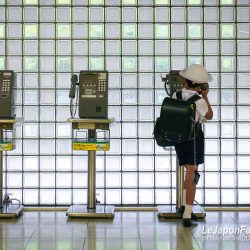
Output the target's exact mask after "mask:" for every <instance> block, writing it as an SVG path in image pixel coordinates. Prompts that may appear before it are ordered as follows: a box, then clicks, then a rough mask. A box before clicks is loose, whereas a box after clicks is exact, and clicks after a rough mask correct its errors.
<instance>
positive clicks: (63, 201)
mask: <svg viewBox="0 0 250 250" xmlns="http://www.w3.org/2000/svg"><path fill="white" fill-rule="evenodd" d="M56 204H58V205H69V204H71V189H57V190H56Z"/></svg>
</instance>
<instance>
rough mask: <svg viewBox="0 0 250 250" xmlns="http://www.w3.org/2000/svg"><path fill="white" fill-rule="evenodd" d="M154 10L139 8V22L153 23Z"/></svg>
mask: <svg viewBox="0 0 250 250" xmlns="http://www.w3.org/2000/svg"><path fill="white" fill-rule="evenodd" d="M152 21H153V8H150V7H141V8H139V22H152Z"/></svg>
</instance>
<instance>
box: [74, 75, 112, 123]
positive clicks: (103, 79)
mask: <svg viewBox="0 0 250 250" xmlns="http://www.w3.org/2000/svg"><path fill="white" fill-rule="evenodd" d="M77 81H78V77H77V75H73V76H72V78H71V89H70V93H69V97H70V98H71V100H72V99H73V98H75V89H76V85H78V95H79V100H78V101H79V117H80V118H91V119H95V118H96V119H107V117H108V71H80V76H79V82H77ZM71 106H72V103H71ZM71 115H72V116H73V114H72V112H71Z"/></svg>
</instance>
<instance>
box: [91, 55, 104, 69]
mask: <svg viewBox="0 0 250 250" xmlns="http://www.w3.org/2000/svg"><path fill="white" fill-rule="evenodd" d="M90 69H91V70H103V69H104V58H103V57H91V58H90Z"/></svg>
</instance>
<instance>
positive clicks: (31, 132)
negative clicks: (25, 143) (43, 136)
mask: <svg viewBox="0 0 250 250" xmlns="http://www.w3.org/2000/svg"><path fill="white" fill-rule="evenodd" d="M23 127H24V136H25V137H27V138H36V137H38V126H37V124H34V123H25V124H24V125H23Z"/></svg>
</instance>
